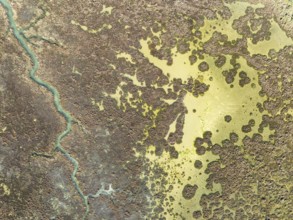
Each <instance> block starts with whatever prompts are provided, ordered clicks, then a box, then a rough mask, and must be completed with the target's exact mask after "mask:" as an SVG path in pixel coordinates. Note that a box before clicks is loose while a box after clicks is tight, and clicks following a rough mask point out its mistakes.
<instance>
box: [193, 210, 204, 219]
mask: <svg viewBox="0 0 293 220" xmlns="http://www.w3.org/2000/svg"><path fill="white" fill-rule="evenodd" d="M192 216H193V218H195V219H199V218H200V217H201V216H202V214H201V211H194V212H193V213H192Z"/></svg>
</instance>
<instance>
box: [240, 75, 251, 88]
mask: <svg viewBox="0 0 293 220" xmlns="http://www.w3.org/2000/svg"><path fill="white" fill-rule="evenodd" d="M250 82H251V79H250V78H249V77H245V78H242V79H240V80H239V85H240V86H241V87H244V86H245V85H247V84H249V83H250Z"/></svg>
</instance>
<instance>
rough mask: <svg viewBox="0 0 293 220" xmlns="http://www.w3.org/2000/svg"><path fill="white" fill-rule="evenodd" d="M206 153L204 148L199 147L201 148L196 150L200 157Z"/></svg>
mask: <svg viewBox="0 0 293 220" xmlns="http://www.w3.org/2000/svg"><path fill="white" fill-rule="evenodd" d="M205 152H206V149H205V147H204V146H199V147H197V148H196V153H197V154H198V155H204V154H205Z"/></svg>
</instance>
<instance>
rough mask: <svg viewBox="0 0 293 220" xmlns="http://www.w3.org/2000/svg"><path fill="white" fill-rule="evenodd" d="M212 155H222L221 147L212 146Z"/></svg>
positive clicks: (217, 145)
mask: <svg viewBox="0 0 293 220" xmlns="http://www.w3.org/2000/svg"><path fill="white" fill-rule="evenodd" d="M211 150H212V153H213V154H216V155H218V154H220V151H221V145H219V144H214V145H213V146H212V149H211Z"/></svg>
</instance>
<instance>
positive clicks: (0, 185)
mask: <svg viewBox="0 0 293 220" xmlns="http://www.w3.org/2000/svg"><path fill="white" fill-rule="evenodd" d="M1 188H2V190H1V191H2V192H1V191H0V192H1V193H2V195H1V196H9V195H10V189H9V187H8V186H7V185H6V184H4V183H0V189H1Z"/></svg>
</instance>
